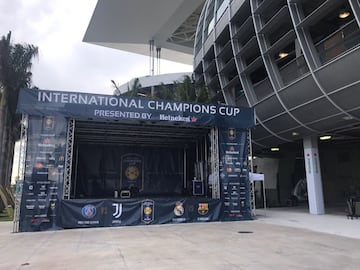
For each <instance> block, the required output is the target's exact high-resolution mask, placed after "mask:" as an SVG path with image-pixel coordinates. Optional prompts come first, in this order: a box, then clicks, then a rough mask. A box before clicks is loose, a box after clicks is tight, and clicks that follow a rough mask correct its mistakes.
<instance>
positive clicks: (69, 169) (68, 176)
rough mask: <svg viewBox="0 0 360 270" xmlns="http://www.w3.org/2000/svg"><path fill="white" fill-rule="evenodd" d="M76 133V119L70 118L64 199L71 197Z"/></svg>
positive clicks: (67, 136) (67, 135)
mask: <svg viewBox="0 0 360 270" xmlns="http://www.w3.org/2000/svg"><path fill="white" fill-rule="evenodd" d="M74 133H75V119H72V118H71V119H69V120H68V125H67V134H66V153H65V171H64V190H63V199H64V200H69V199H70V189H71V172H72V161H73V151H74Z"/></svg>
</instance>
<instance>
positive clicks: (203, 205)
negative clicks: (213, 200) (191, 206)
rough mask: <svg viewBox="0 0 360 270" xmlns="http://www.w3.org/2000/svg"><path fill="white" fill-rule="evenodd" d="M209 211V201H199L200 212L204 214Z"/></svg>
mask: <svg viewBox="0 0 360 270" xmlns="http://www.w3.org/2000/svg"><path fill="white" fill-rule="evenodd" d="M208 212H209V204H208V203H199V207H198V213H199V214H200V215H202V216H204V215H206V214H207V213H208Z"/></svg>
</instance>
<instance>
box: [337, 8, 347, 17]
mask: <svg viewBox="0 0 360 270" xmlns="http://www.w3.org/2000/svg"><path fill="white" fill-rule="evenodd" d="M349 16H350V11H348V10H347V9H340V11H339V15H338V17H339V18H340V19H346V18H347V17H349Z"/></svg>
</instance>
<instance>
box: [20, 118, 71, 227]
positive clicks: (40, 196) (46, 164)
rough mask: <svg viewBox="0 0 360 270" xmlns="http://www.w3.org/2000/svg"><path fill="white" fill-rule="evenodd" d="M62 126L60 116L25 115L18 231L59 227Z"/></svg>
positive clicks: (64, 123)
mask: <svg viewBox="0 0 360 270" xmlns="http://www.w3.org/2000/svg"><path fill="white" fill-rule="evenodd" d="M66 127H67V122H66V120H65V119H64V118H63V117H53V116H44V117H41V116H30V117H29V126H28V141H27V149H26V161H25V165H26V166H25V179H24V184H23V192H22V199H21V205H20V228H19V229H20V231H40V230H48V229H56V228H60V227H61V224H60V215H59V209H60V201H61V199H62V187H63V180H64V164H65V149H66V144H65V141H66Z"/></svg>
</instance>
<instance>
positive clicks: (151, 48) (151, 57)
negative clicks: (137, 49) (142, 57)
mask: <svg viewBox="0 0 360 270" xmlns="http://www.w3.org/2000/svg"><path fill="white" fill-rule="evenodd" d="M149 60H150V64H149V66H150V76H154V68H155V63H154V61H155V45H154V40H153V39H151V40H149Z"/></svg>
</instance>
